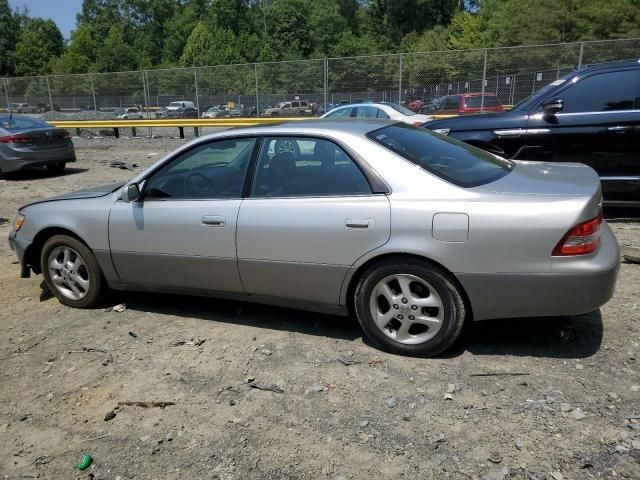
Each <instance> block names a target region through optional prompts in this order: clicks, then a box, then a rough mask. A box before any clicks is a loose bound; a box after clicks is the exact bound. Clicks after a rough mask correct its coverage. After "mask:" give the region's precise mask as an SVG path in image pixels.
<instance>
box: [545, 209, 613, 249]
mask: <svg viewBox="0 0 640 480" xmlns="http://www.w3.org/2000/svg"><path fill="white" fill-rule="evenodd" d="M601 226H602V213H600V214H599V215H598V216H597V217H595V218H592V219H591V220H587V221H586V222H582V223H579V224H578V225H576V226H575V227H573V228H572V229H571V230H569V231H568V232H567V233H566V235H565V236H564V237H562V240H560V241H559V242H558V244H557V245H556V248H554V249H553V253H552V254H551V255H553V256H559V257H564V256H567V255H586V254H588V253H592V252H595V251H596V250H597V248H598V244H599V243H600V227H601Z"/></svg>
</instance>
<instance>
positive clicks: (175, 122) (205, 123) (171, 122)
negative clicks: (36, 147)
mask: <svg viewBox="0 0 640 480" xmlns="http://www.w3.org/2000/svg"><path fill="white" fill-rule="evenodd" d="M311 118H313V117H294V118H287V117H269V118H222V119H216V118H174V119H164V118H157V119H156V118H152V119H149V120H50V121H49V123H51V124H52V125H55V126H56V127H62V128H136V127H142V128H144V127H153V128H155V127H173V128H182V127H244V126H249V125H259V124H264V123H267V124H268V123H279V122H289V121H298V120H309V119H311Z"/></svg>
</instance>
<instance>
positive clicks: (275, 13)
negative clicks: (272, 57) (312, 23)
mask: <svg viewBox="0 0 640 480" xmlns="http://www.w3.org/2000/svg"><path fill="white" fill-rule="evenodd" d="M307 7H308V3H307V2H305V1H304V0H274V1H273V2H272V3H269V4H268V5H265V6H264V7H262V8H263V10H264V12H263V13H264V15H265V21H266V25H267V38H266V42H267V43H268V44H269V46H270V47H271V49H272V50H273V51H274V52H276V54H277V57H278V59H284V60H293V59H299V58H307V57H308V56H309V54H310V53H311V51H312V44H311V36H310V34H309V30H310V29H309V24H308V21H307V19H308V8H307Z"/></svg>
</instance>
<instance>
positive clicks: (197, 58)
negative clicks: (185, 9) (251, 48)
mask: <svg viewBox="0 0 640 480" xmlns="http://www.w3.org/2000/svg"><path fill="white" fill-rule="evenodd" d="M242 61H243V59H242V57H241V56H240V53H239V46H238V41H237V38H236V37H235V36H234V34H233V32H231V31H229V30H226V29H224V28H219V27H215V28H213V29H209V28H208V27H207V26H206V25H205V23H204V22H199V23H198V24H197V25H196V27H195V28H194V29H193V32H191V35H190V36H189V38H188V40H187V43H186V45H185V47H184V51H183V52H182V55H181V57H180V64H181V65H183V66H185V67H202V66H206V65H226V64H230V63H240V62H242Z"/></svg>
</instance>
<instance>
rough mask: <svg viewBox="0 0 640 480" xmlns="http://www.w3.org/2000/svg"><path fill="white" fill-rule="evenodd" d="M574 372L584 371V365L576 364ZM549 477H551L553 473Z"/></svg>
mask: <svg viewBox="0 0 640 480" xmlns="http://www.w3.org/2000/svg"><path fill="white" fill-rule="evenodd" d="M576 370H584V365H582V364H581V363H577V364H576ZM558 473H559V472H558ZM551 475H553V473H552V474H551ZM560 475H562V474H561V473H560Z"/></svg>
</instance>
